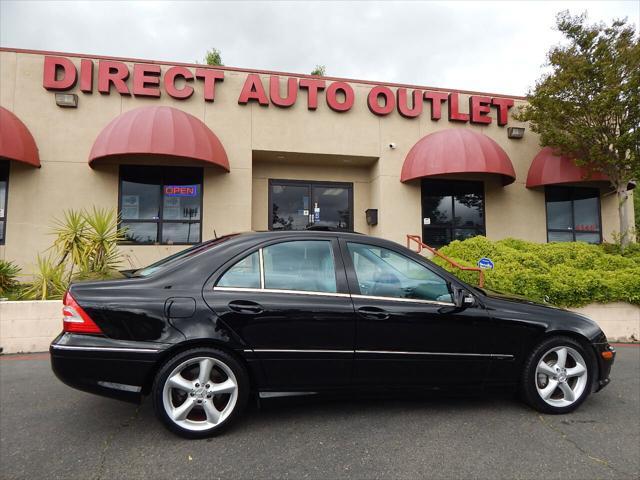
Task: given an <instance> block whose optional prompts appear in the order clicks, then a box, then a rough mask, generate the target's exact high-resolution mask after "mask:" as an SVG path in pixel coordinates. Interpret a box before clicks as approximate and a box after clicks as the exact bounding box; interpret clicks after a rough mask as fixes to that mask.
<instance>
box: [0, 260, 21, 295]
mask: <svg viewBox="0 0 640 480" xmlns="http://www.w3.org/2000/svg"><path fill="white" fill-rule="evenodd" d="M19 273H20V267H18V266H17V265H16V264H14V263H13V262H8V261H6V260H0V296H4V295H5V293H7V292H9V291H11V290H13V289H15V288H16V287H17V285H18V281H17V277H18V274H19Z"/></svg>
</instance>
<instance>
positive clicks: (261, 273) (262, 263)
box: [258, 248, 264, 290]
mask: <svg viewBox="0 0 640 480" xmlns="http://www.w3.org/2000/svg"><path fill="white" fill-rule="evenodd" d="M258 258H259V259H260V288H261V289H263V290H264V254H263V253H262V248H260V250H258Z"/></svg>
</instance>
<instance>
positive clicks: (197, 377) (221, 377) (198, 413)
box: [162, 357, 238, 431]
mask: <svg viewBox="0 0 640 480" xmlns="http://www.w3.org/2000/svg"><path fill="white" fill-rule="evenodd" d="M237 401H238V381H237V380H236V376H235V375H234V374H233V371H232V370H231V368H229V366H228V365H227V364H225V363H224V362H222V361H221V360H219V359H217V358H211V357H196V358H190V359H189V360H186V361H184V362H182V363H181V364H180V365H178V366H177V367H176V368H175V369H174V370H173V371H172V372H171V373H170V374H169V376H168V377H167V380H166V381H165V383H164V388H163V390H162V403H163V405H164V410H165V412H166V413H167V415H168V416H169V418H170V419H171V420H173V422H174V423H175V424H176V425H179V426H180V427H182V428H184V429H187V430H192V431H202V430H207V429H210V428H212V427H215V426H217V425H220V424H221V423H222V422H224V421H225V420H226V419H227V418H228V417H229V415H231V412H233V409H234V408H235V405H236V402H237Z"/></svg>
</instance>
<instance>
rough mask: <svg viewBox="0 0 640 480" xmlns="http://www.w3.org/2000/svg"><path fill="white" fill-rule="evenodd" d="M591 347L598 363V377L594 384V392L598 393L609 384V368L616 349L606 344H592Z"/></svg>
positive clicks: (614, 357) (613, 359)
mask: <svg viewBox="0 0 640 480" xmlns="http://www.w3.org/2000/svg"><path fill="white" fill-rule="evenodd" d="M592 345H593V349H594V350H595V354H596V359H597V362H598V377H597V378H596V381H595V382H594V391H595V392H599V391H600V390H602V389H603V388H604V387H606V386H607V385H609V383H610V382H611V378H610V375H611V367H612V366H613V362H614V361H615V359H616V349H615V348H613V347H612V346H611V345H609V343H608V342H599V343H593V344H592ZM607 357H608V358H607Z"/></svg>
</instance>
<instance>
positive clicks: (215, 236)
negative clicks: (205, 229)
mask: <svg viewBox="0 0 640 480" xmlns="http://www.w3.org/2000/svg"><path fill="white" fill-rule="evenodd" d="M213 238H214V240H217V239H218V234H217V233H216V229H215V228H214V229H213Z"/></svg>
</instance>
